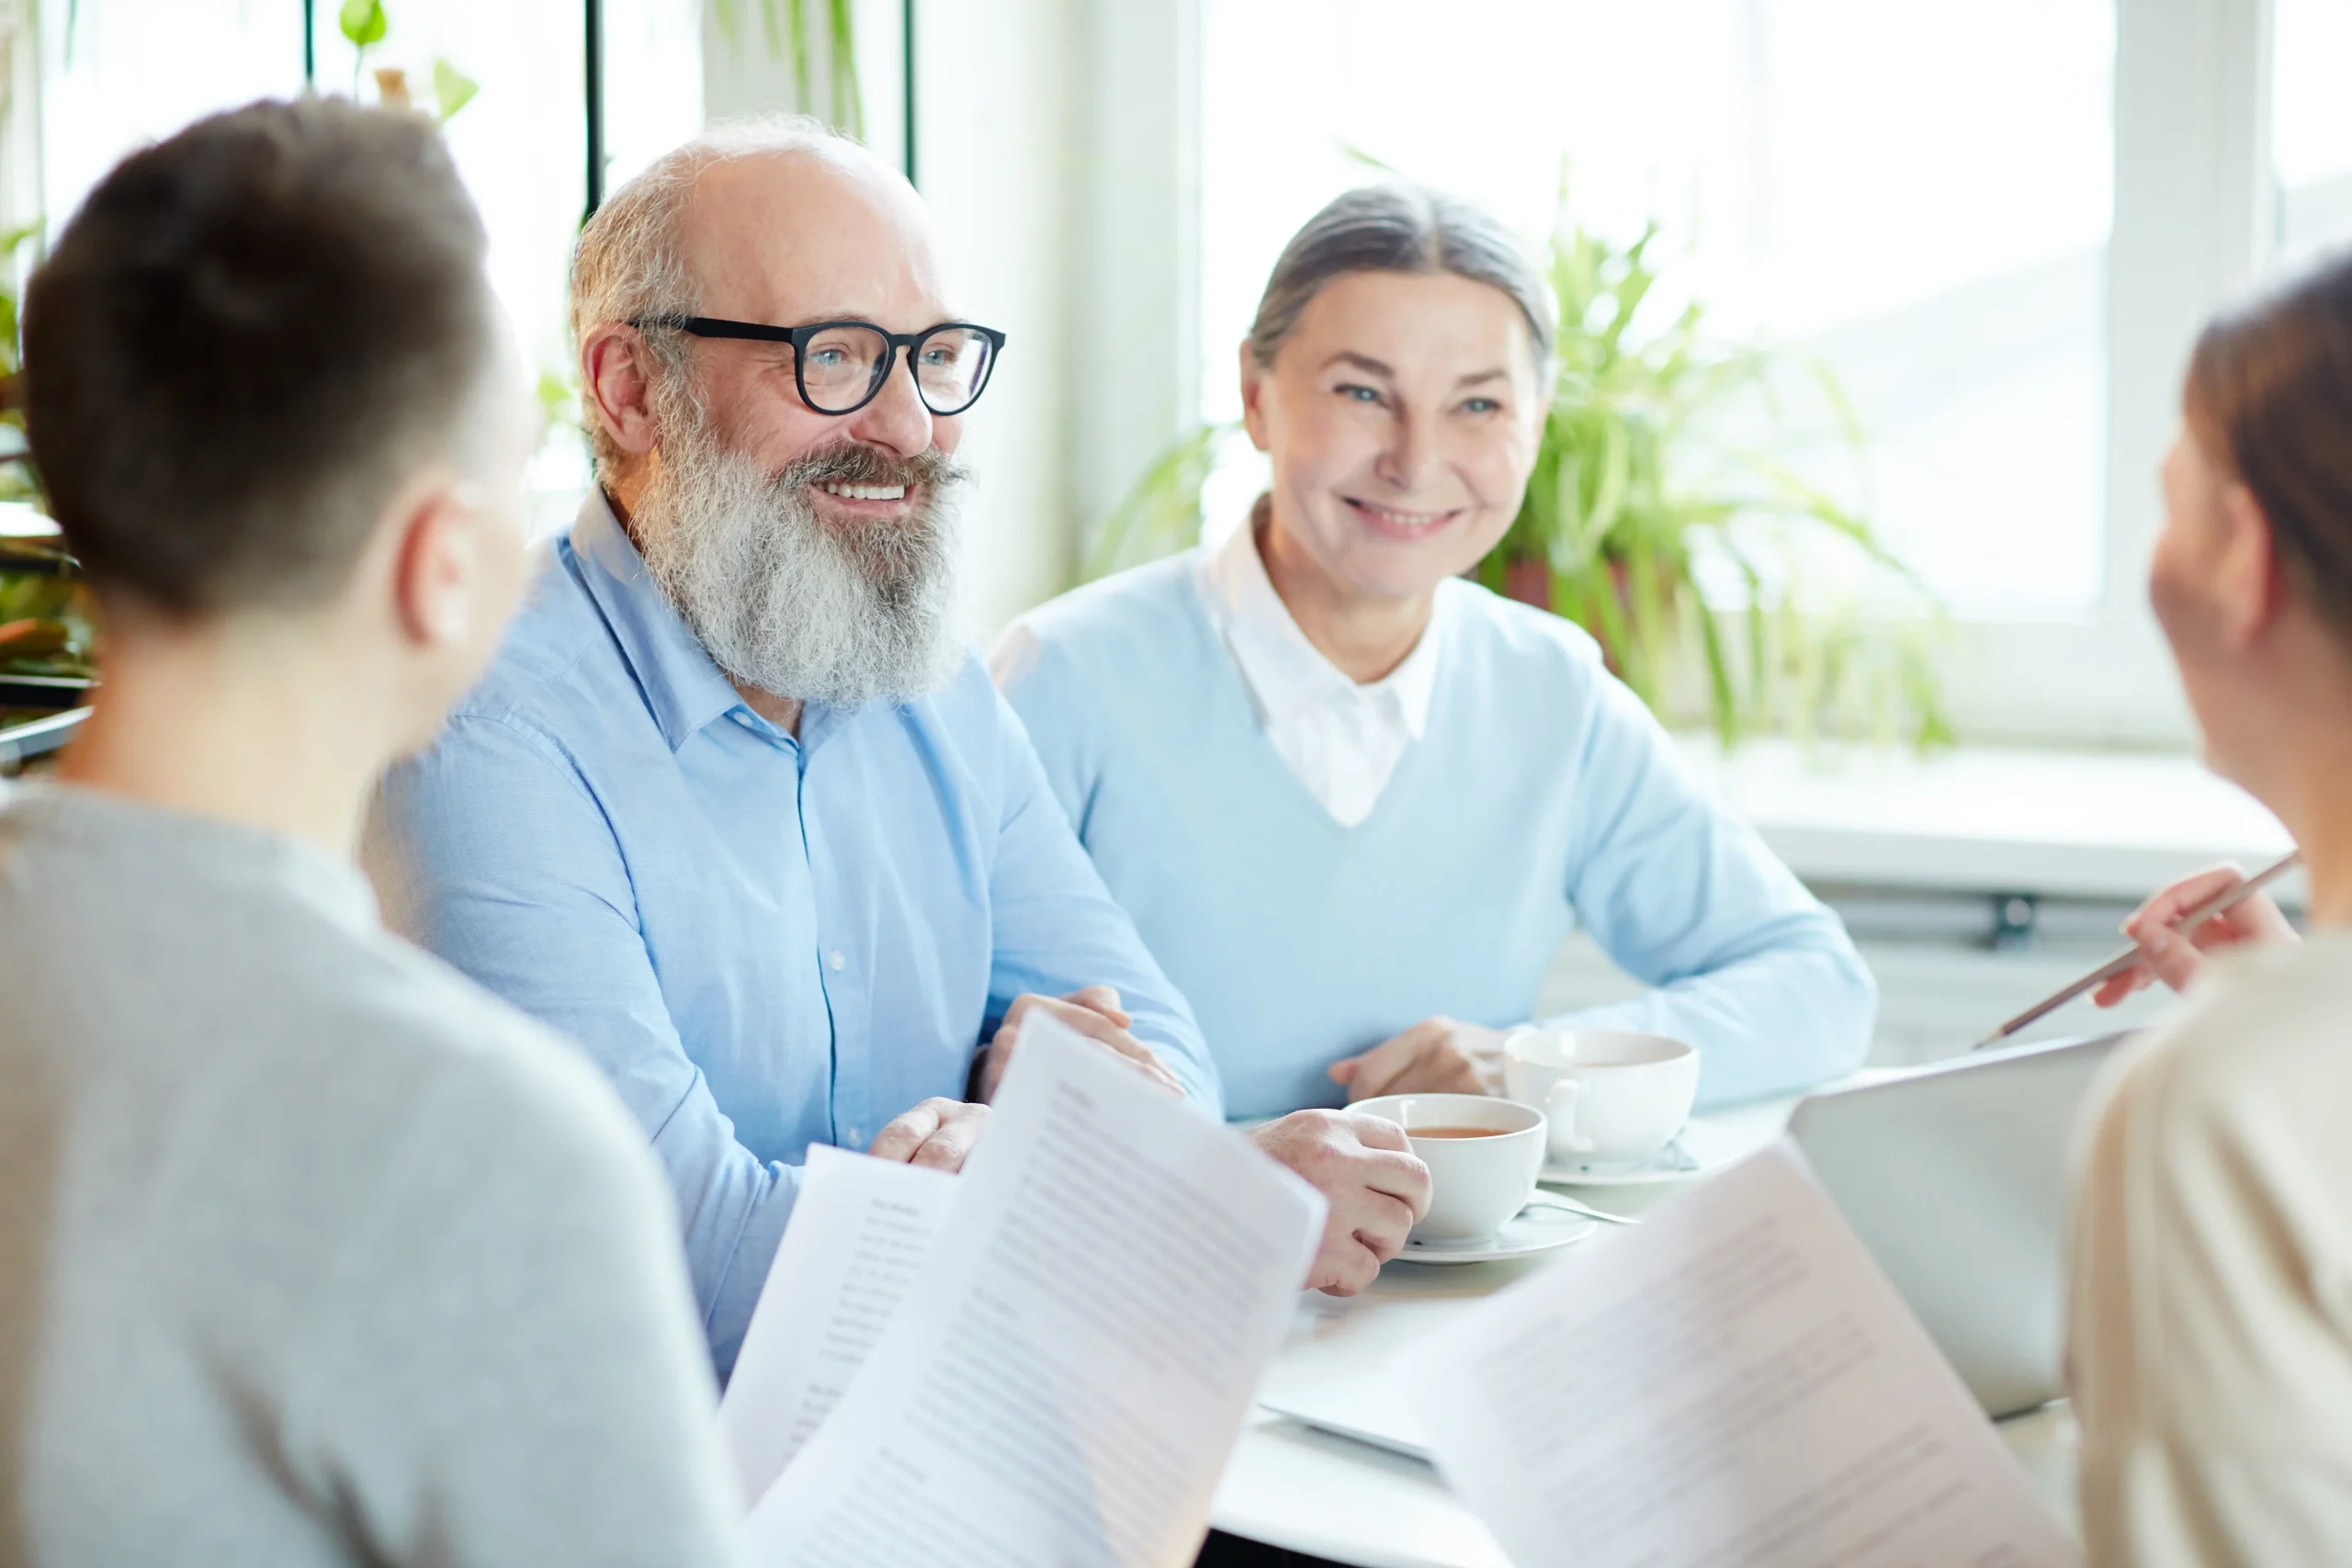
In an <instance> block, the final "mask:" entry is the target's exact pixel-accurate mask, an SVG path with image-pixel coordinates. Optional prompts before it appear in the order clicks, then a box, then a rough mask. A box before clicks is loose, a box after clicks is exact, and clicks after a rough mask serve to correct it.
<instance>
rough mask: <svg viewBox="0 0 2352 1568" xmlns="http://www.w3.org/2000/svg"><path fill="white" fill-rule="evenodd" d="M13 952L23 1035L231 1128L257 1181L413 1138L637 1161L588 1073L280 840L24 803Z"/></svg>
mask: <svg viewBox="0 0 2352 1568" xmlns="http://www.w3.org/2000/svg"><path fill="white" fill-rule="evenodd" d="M0 937H5V940H0V950H5V952H6V954H7V957H6V960H5V961H4V962H0V972H12V973H8V975H7V977H8V987H7V988H8V989H9V991H10V992H11V993H12V997H13V999H14V1001H15V1003H16V1004H17V1007H18V1009H19V1010H20V1016H22V1017H25V1018H26V1019H28V1021H41V1022H44V1023H46V1024H47V1025H48V1026H49V1027H50V1029H51V1038H53V1039H57V1040H61V1041H62V1040H65V1039H68V1038H70V1039H71V1040H72V1043H73V1049H72V1051H71V1052H70V1053H64V1054H63V1055H64V1056H65V1057H66V1058H67V1059H66V1060H64V1061H62V1063H61V1064H60V1066H61V1068H62V1070H64V1071H66V1072H68V1073H69V1074H70V1075H71V1076H73V1077H75V1078H77V1079H79V1080H80V1082H81V1084H82V1086H83V1087H84V1089H85V1090H86V1092H88V1093H90V1094H92V1095H96V1096H98V1097H101V1098H103V1099H106V1100H148V1101H150V1102H151V1104H150V1107H149V1111H148V1112H147V1114H151V1115H153V1117H156V1118H172V1119H178V1120H183V1121H184V1120H187V1119H190V1118H209V1119H214V1120H217V1121H218V1122H220V1125H221V1128H222V1131H223V1132H224V1134H227V1135H228V1136H229V1137H230V1138H231V1139H232V1140H233V1142H232V1145H230V1146H234V1147H236V1148H238V1149H239V1151H240V1153H241V1156H243V1158H244V1159H245V1160H247V1161H248V1162H256V1161H263V1160H264V1159H265V1157H266V1151H267V1150H268V1149H269V1148H270V1147H272V1146H279V1145H282V1146H283V1152H284V1154H285V1156H286V1157H287V1158H288V1159H299V1158H300V1157H301V1156H302V1153H303V1151H305V1150H322V1149H325V1148H328V1147H333V1148H334V1150H335V1151H336V1154H337V1158H336V1160H335V1162H334V1166H333V1167H331V1168H329V1172H322V1178H321V1179H327V1180H332V1179H334V1178H333V1177H332V1175H331V1174H330V1173H331V1171H332V1170H333V1169H343V1170H364V1169H366V1168H367V1167H366V1165H365V1163H364V1162H365V1161H366V1160H367V1159H368V1158H369V1157H370V1156H379V1157H381V1156H390V1154H391V1153H392V1152H393V1151H394V1148H395V1146H396V1145H401V1144H403V1143H406V1142H408V1141H410V1140H413V1139H415V1138H418V1137H426V1138H429V1139H430V1140H432V1141H433V1142H434V1143H435V1144H436V1145H440V1150H439V1153H438V1154H437V1155H436V1156H435V1157H439V1158H445V1159H446V1160H447V1161H448V1162H449V1163H450V1164H452V1165H457V1166H464V1165H467V1164H469V1163H473V1162H477V1161H483V1162H487V1161H493V1160H494V1159H495V1158H496V1157H497V1147H496V1145H498V1144H503V1145H506V1146H509V1147H511V1146H512V1145H514V1144H515V1142H516V1141H517V1140H521V1141H525V1142H529V1141H534V1140H553V1141H554V1142H555V1143H556V1144H558V1145H560V1146H561V1148H562V1149H563V1150H564V1151H566V1152H567V1153H584V1152H587V1151H589V1150H590V1149H592V1148H594V1149H597V1150H601V1151H604V1152H606V1153H609V1152H612V1151H616V1150H617V1151H621V1152H623V1153H624V1154H626V1155H628V1156H630V1157H634V1156H635V1154H636V1152H637V1151H636V1145H637V1143H638V1142H639V1139H638V1138H637V1137H636V1136H635V1134H634V1130H633V1129H632V1128H630V1127H629V1125H628V1122H627V1119H626V1117H625V1115H624V1113H623V1112H621V1111H620V1110H619V1109H618V1107H617V1106H615V1105H613V1104H612V1103H611V1097H610V1091H609V1089H606V1088H605V1085H604V1084H603V1083H602V1082H601V1080H600V1079H598V1078H597V1077H596V1076H595V1073H594V1069H593V1068H591V1067H590V1066H588V1065H587V1064H586V1063H585V1062H584V1061H583V1060H582V1059H580V1058H579V1056H578V1054H577V1053H576V1052H574V1051H573V1050H571V1048H570V1047H569V1046H568V1045H566V1044H565V1043H563V1042H562V1041H560V1039H558V1038H557V1037H556V1036H555V1035H553V1034H552V1033H550V1032H548V1030H547V1029H546V1028H545V1027H544V1026H542V1025H540V1024H538V1023H537V1022H536V1021H533V1020H531V1019H529V1018H527V1017H526V1016H525V1015H524V1014H522V1013H521V1012H519V1011H517V1010H515V1009H513V1008H511V1007H509V1006H508V1005H506V1004H505V1003H503V1002H502V1001H500V1000H499V999H498V998H495V997H492V995H491V994H490V993H489V992H487V991H485V990H483V989H481V987H478V986H476V985H475V984H474V983H473V982H471V981H470V980H468V979H466V978H465V977H464V976H461V975H459V974H458V972H457V971H455V970H453V969H451V968H449V967H448V966H447V965H446V964H442V963H441V962H440V961H439V960H437V959H435V958H432V957H430V956H428V955H427V954H425V953H423V952H421V951H420V950H418V949H417V948H415V947H413V946H411V945H410V944H409V943H407V942H402V941H401V940H399V939H398V938H396V937H394V936H392V935H390V933H388V932H387V931H384V930H383V929H382V927H381V925H380V924H379V921H378V919H377V915H376V909H375V904H374V900H373V897H372V895H371V894H370V892H369V890H368V886H367V884H366V882H365V880H364V879H363V878H362V877H361V876H360V874H358V872H357V870H356V868H355V867H353V866H351V865H349V864H348V863H342V862H338V861H335V860H334V859H333V858H332V857H329V856H327V855H326V854H325V853H324V852H319V851H313V850H311V849H309V848H307V847H306V846H302V845H300V844H297V843H295V842H293V841H291V840H285V839H282V838H279V837H277V836H276V835H272V834H268V833H264V832H261V831H258V830H255V829H244V828H240V827H237V826H234V825H232V824H227V823H219V822H212V821H208V820H200V819H197V818H186V817H182V816H178V815H176V814H174V813H167V812H161V811H154V810H151V809H148V808H145V807H139V806H136V805H133V804H130V803H127V802H119V801H115V800H112V799H108V798H106V797H104V796H100V795H94V794H92V793H91V792H87V791H80V790H67V789H50V790H43V791H38V792H27V791H17V792H14V797H13V798H10V799H9V800H8V801H7V802H6V807H5V808H0ZM485 1137H492V1138H493V1139H494V1143H493V1144H492V1145H485V1143H484V1139H485Z"/></svg>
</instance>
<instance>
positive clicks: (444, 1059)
mask: <svg viewBox="0 0 2352 1568" xmlns="http://www.w3.org/2000/svg"><path fill="white" fill-rule="evenodd" d="M712 1404H713V1393H712V1388H711V1381H710V1371H709V1364H708V1361H707V1358H706V1356H705V1354H704V1351H703V1345H702V1337H701V1335H700V1333H699V1332H698V1331H697V1328H696V1325H695V1321H694V1318H693V1315H692V1308H691V1297H690V1295H689V1293H688V1291H687V1287H686V1280H685V1275H684V1269H683V1265H682V1262H681V1255H680V1248H679V1244H678V1240H677V1232H676V1222H675V1219H674V1217H673V1213H672V1212H671V1205H670V1201H669V1198H668V1194H667V1190H666V1188H665V1186H664V1185H663V1184H662V1181H661V1179H660V1177H659V1176H658V1174H657V1173H656V1172H655V1170H654V1169H653V1168H652V1164H651V1160H650V1156H649V1154H648V1152H647V1150H646V1148H645V1145H644V1139H643V1136H642V1134H640V1133H639V1131H638V1129H637V1127H636V1125H635V1124H634V1123H633V1122H630V1121H629V1120H628V1118H627V1116H626V1115H625V1113H624V1112H623V1111H621V1109H620V1107H619V1106H618V1104H617V1103H616V1101H615V1100H614V1099H613V1096H612V1092H611V1090H610V1089H608V1088H607V1087H606V1086H605V1084H604V1083H603V1082H602V1081H601V1080H600V1079H599V1078H598V1077H596V1075H595V1073H594V1070H593V1069H592V1068H590V1067H589V1066H586V1065H585V1064H584V1063H583V1062H582V1061H580V1060H578V1059H576V1058H575V1056H574V1055H573V1054H572V1052H571V1050H570V1049H569V1048H568V1047H567V1046H565V1045H564V1044H563V1043H561V1042H560V1041H559V1040H557V1039H556V1038H555V1037H554V1036H552V1035H550V1034H548V1032H545V1031H544V1030H543V1029H542V1028H540V1027H539V1026H538V1025H537V1024H535V1023H533V1022H531V1021H528V1020H526V1018H525V1017H524V1016H523V1015H522V1014H520V1013H518V1012H515V1011H514V1010H511V1009H509V1008H507V1007H506V1006H504V1005H503V1004H502V1003H500V1002H498V1001H495V1000H493V999H492V998H491V997H490V996H489V995H488V994H487V993H486V992H483V991H481V990H479V989H477V988H476V987H474V986H472V985H471V984H469V982H467V981H465V980H463V979H461V978H459V977H458V976H457V975H456V974H455V973H454V972H452V971H450V970H448V969H447V968H445V967H443V966H442V965H441V964H438V963H436V962H435V961H434V960H432V959H430V958H427V957H425V956H424V954H422V953H417V952H415V951H414V950H413V949H411V948H409V947H408V946H406V945H405V944H403V943H401V942H398V941H396V940H394V939H392V938H391V937H390V936H388V935H386V934H385V933H384V932H383V931H381V929H380V928H379V926H378V924H377V920H376V915H375V908H374V904H373V901H372V899H371V897H370V896H369V894H368V888H367V885H366V883H365V882H364V881H362V880H361V878H360V877H359V875H358V874H357V873H356V871H355V870H353V869H352V868H351V867H349V866H347V865H344V864H339V863H334V862H333V861H331V860H330V859H328V858H327V857H325V856H324V855H322V854H319V853H317V852H312V851H311V850H309V849H307V848H305V847H303V846H301V845H300V844H297V843H294V842H292V841H290V840H284V839H280V838H276V837H273V836H270V835H267V834H264V833H260V832H257V831H253V830H248V829H239V828H235V827H232V826H229V825H226V824H222V823H218V822H212V821H206V820H198V819H196V818H185V817H177V816H173V815H170V814H166V813H163V812H159V811H154V810H151V809H147V808H144V807H138V806H134V805H130V804H128V803H126V802H122V801H119V800H116V799H113V798H110V797H107V796H104V795H97V794H95V793H92V792H87V791H77V790H70V789H62V788H41V789H25V788H17V789H14V790H10V791H8V792H7V793H6V794H5V795H0V1565H10V1564H17V1563H28V1564H29V1563H38V1564H42V1565H45V1568H47V1565H55V1568H72V1565H79V1564H108V1565H121V1564H141V1563H150V1562H171V1563H191V1564H195V1563H220V1564H236V1565H239V1568H254V1565H275V1564H311V1563H361V1562H365V1563H419V1564H426V1563H429V1564H445V1563H446V1564H472V1563H561V1564H568V1565H569V1564H596V1563H646V1564H653V1563H660V1564H663V1565H672V1564H695V1563H706V1562H724V1561H728V1560H729V1558H730V1556H731V1552H732V1538H733V1529H734V1514H735V1510H734V1507H733V1506H732V1501H731V1494H730V1492H729V1489H728V1485H727V1483H726V1481H725V1479H724V1472H723V1470H722V1468H721V1464H720V1459H719V1453H718V1439H717V1436H716V1432H715V1428H714V1426H713V1422H712Z"/></svg>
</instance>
